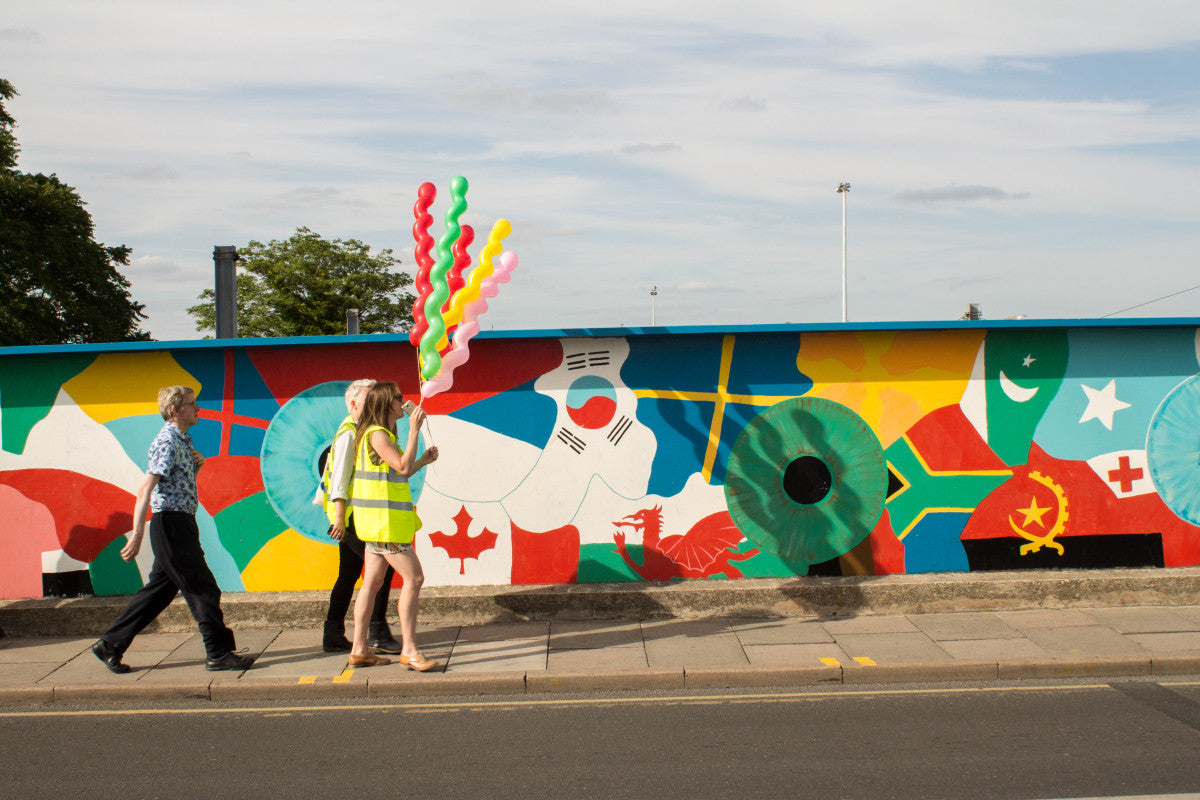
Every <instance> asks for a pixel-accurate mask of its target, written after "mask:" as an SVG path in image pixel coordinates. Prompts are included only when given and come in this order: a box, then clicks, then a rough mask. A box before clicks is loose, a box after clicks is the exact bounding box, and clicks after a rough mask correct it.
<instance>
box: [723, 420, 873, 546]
mask: <svg viewBox="0 0 1200 800" xmlns="http://www.w3.org/2000/svg"><path fill="white" fill-rule="evenodd" d="M887 485H888V473H887V463H886V461H885V460H884V457H883V448H882V447H881V446H880V444H879V439H878V438H877V437H876V436H875V433H874V432H873V431H872V430H871V428H870V427H869V426H868V425H867V423H866V422H865V421H864V420H863V418H862V417H860V416H859V415H858V414H856V413H854V411H852V410H851V409H849V408H847V407H846V406H844V405H842V404H840V403H835V402H833V401H832V400H825V399H822V398H818V397H800V398H795V399H792V400H785V401H783V402H782V403H777V404H775V405H773V406H771V407H770V408H768V409H767V410H766V411H764V412H763V413H761V414H759V415H758V416H757V417H755V418H754V419H753V420H751V421H750V424H749V425H747V426H746V428H745V430H743V431H742V433H741V435H740V436H738V439H737V441H736V442H735V443H734V446H733V451H732V453H731V454H730V456H729V465H728V468H727V474H726V478H725V500H726V502H727V504H728V506H729V513H730V515H731V516H732V517H733V521H734V523H735V524H736V525H737V526H738V529H739V530H741V532H742V533H743V534H745V535H746V537H747V538H748V539H750V540H751V541H752V542H754V543H755V544H756V545H758V546H759V547H760V548H762V549H763V550H764V551H766V552H768V553H771V554H772V555H775V556H778V557H779V558H781V559H782V560H784V561H785V562H787V563H789V564H791V565H794V566H799V565H800V564H818V563H820V562H822V561H828V560H829V559H831V558H834V557H836V556H839V555H841V554H842V553H845V552H847V551H848V550H850V549H851V548H853V547H854V546H855V545H856V544H858V543H859V542H861V541H862V540H863V539H865V538H866V537H867V535H868V534H870V532H871V529H872V528H874V527H875V524H876V523H877V522H879V517H880V516H881V515H882V513H883V501H884V499H885V498H886V496H887Z"/></svg>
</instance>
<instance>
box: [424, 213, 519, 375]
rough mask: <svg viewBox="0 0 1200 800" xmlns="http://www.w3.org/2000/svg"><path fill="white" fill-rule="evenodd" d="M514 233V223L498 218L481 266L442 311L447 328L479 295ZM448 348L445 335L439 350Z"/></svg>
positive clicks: (484, 249) (482, 255) (484, 250)
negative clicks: (506, 241)
mask: <svg viewBox="0 0 1200 800" xmlns="http://www.w3.org/2000/svg"><path fill="white" fill-rule="evenodd" d="M510 233H512V224H511V223H509V221H508V220H506V219H498V220H496V224H495V225H493V226H492V232H491V233H490V234H488V241H487V244H486V245H484V248H483V249H482V250H480V251H479V266H477V267H475V269H473V270H472V271H471V277H470V278H469V279H468V280H467V283H466V285H465V286H463V288H462V289H460V290H459V291H457V292H455V293H454V296H453V297H451V298H450V307H449V308H448V309H446V310H445V311H444V312H443V313H442V319H443V320H444V321H445V323H446V329H447V330H451V329H453V327H454V326H455V325H457V324H458V323H459V322H460V321H461V320H462V318H463V309H464V308H466V307H467V305H468V304H469V303H471V302H473V301H474V300H476V299H478V297H479V286H480V284H481V283H483V279H484V278H487V277H488V276H490V275H491V274H492V269H493V267H492V259H493V258H495V257H496V255H497V254H498V253H499V252H500V251H501V250H502V249H503V248H504V244H503V242H504V239H505V237H507V236H508V235H509V234H510ZM445 350H446V339H445V338H444V337H443V338H442V340H441V341H440V342H438V352H439V353H441V352H444V351H445Z"/></svg>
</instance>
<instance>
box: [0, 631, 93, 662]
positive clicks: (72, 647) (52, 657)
mask: <svg viewBox="0 0 1200 800" xmlns="http://www.w3.org/2000/svg"><path fill="white" fill-rule="evenodd" d="M95 641H96V639H95V637H78V636H72V637H62V636H48V637H45V638H42V637H21V638H14V639H8V640H7V642H8V644H7V645H6V646H5V648H4V649H3V650H0V664H18V663H21V662H22V661H57V662H58V663H59V664H62V663H63V662H65V661H67V660H68V659H71V658H74V657H75V656H77V655H79V654H80V653H83V652H87V653H88V657H89V658H91V659H92V660H93V661H96V658H95V656H93V655H92V654H91V653H90V652H88V649H89V648H90V647H91V646H92V644H93V643H94V642H95ZM96 663H97V664H99V663H100V662H99V661H96Z"/></svg>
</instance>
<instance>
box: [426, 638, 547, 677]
mask: <svg viewBox="0 0 1200 800" xmlns="http://www.w3.org/2000/svg"><path fill="white" fill-rule="evenodd" d="M425 655H427V656H429V657H431V658H432V657H435V656H434V654H433V653H429V652H427V653H425ZM545 668H546V639H545V638H544V637H540V638H527V639H505V640H495V641H482V642H480V641H476V642H462V641H459V642H456V643H455V645H454V649H453V650H452V651H450V658H449V663H448V664H447V666H446V671H447V672H497V671H513V670H530V669H532V670H543V669H545Z"/></svg>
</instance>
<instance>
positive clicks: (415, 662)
mask: <svg viewBox="0 0 1200 800" xmlns="http://www.w3.org/2000/svg"><path fill="white" fill-rule="evenodd" d="M400 664H401V665H402V666H405V667H408V668H409V669H412V670H416V671H417V672H428V671H429V670H431V669H435V668H436V667H439V666H441V664H439V663H438V662H437V661H434V660H433V659H432V658H426V657H425V656H424V655H422V654H421V653H417V654H416V655H415V656H406V655H404V654H403V653H401V654H400Z"/></svg>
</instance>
